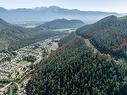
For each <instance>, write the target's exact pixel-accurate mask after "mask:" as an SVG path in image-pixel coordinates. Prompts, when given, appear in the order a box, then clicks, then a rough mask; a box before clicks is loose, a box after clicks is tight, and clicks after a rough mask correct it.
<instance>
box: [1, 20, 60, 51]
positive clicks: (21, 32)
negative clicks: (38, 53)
mask: <svg viewBox="0 0 127 95" xmlns="http://www.w3.org/2000/svg"><path fill="white" fill-rule="evenodd" d="M57 34H58V33H55V32H51V31H48V30H37V29H35V28H32V29H26V28H23V27H19V26H16V25H12V24H10V23H7V22H6V21H4V20H2V19H0V51H2V50H5V49H18V48H21V47H23V46H26V45H28V44H32V43H34V42H37V41H41V40H43V39H45V38H48V37H50V36H53V35H57Z"/></svg>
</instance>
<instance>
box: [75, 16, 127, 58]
mask: <svg viewBox="0 0 127 95" xmlns="http://www.w3.org/2000/svg"><path fill="white" fill-rule="evenodd" d="M76 33H77V34H78V35H81V36H83V37H84V38H88V39H90V41H91V42H92V43H93V45H95V46H96V47H97V49H99V50H100V51H101V52H106V53H110V54H112V55H114V56H116V57H122V58H123V57H124V58H125V59H126V60H127V58H126V55H127V53H126V52H127V16H124V17H116V16H113V15H112V16H108V17H106V18H103V19H101V20H100V21H98V22H96V23H94V24H91V25H86V26H84V27H81V28H79V29H78V30H77V32H76Z"/></svg>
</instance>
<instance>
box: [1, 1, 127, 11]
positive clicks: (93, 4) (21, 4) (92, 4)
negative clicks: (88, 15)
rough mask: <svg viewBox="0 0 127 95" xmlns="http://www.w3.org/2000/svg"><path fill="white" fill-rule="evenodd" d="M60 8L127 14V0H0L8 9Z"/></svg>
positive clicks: (2, 5)
mask: <svg viewBox="0 0 127 95" xmlns="http://www.w3.org/2000/svg"><path fill="white" fill-rule="evenodd" d="M54 5H55V6H59V7H62V8H68V9H79V10H84V11H107V12H118V13H127V0H0V7H4V8H7V9H16V8H34V7H44V6H47V7H48V6H54Z"/></svg>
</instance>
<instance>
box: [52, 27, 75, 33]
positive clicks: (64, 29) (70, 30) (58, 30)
mask: <svg viewBox="0 0 127 95" xmlns="http://www.w3.org/2000/svg"><path fill="white" fill-rule="evenodd" d="M74 30H75V29H74V28H63V29H54V30H53V31H55V32H72V31H74Z"/></svg>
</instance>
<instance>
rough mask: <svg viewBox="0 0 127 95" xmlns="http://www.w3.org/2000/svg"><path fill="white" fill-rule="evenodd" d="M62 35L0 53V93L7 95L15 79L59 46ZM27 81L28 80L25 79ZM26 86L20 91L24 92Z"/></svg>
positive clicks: (19, 77) (18, 78)
mask: <svg viewBox="0 0 127 95" xmlns="http://www.w3.org/2000/svg"><path fill="white" fill-rule="evenodd" d="M64 36H65V35H62V36H54V37H50V38H48V39H46V40H43V41H41V42H37V43H34V44H31V45H28V46H26V47H23V48H20V49H18V50H15V51H13V52H11V53H10V52H6V53H5V52H4V53H0V58H1V59H0V94H2V95H6V93H7V92H8V87H9V85H11V84H12V82H13V81H14V80H20V79H21V78H22V77H23V75H24V74H26V73H27V72H29V71H30V70H31V67H32V66H33V64H37V63H39V61H41V60H42V59H43V58H42V57H43V56H44V55H45V54H49V53H51V52H52V51H54V50H56V49H57V48H58V41H59V40H60V39H61V38H63V37H64ZM23 81H24V83H26V80H23ZM24 90H25V89H24V88H22V90H21V91H20V94H21V93H24Z"/></svg>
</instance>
